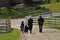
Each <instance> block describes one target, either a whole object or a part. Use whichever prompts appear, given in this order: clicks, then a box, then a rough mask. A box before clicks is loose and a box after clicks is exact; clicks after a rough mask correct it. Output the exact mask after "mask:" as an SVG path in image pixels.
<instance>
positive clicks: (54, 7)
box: [40, 2, 60, 12]
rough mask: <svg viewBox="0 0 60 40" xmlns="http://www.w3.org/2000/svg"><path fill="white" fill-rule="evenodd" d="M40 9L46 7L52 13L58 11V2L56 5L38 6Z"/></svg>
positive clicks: (59, 8)
mask: <svg viewBox="0 0 60 40" xmlns="http://www.w3.org/2000/svg"><path fill="white" fill-rule="evenodd" d="M40 6H41V7H43V6H44V7H46V8H49V9H50V10H51V11H52V12H55V11H60V2H58V3H51V4H44V5H40Z"/></svg>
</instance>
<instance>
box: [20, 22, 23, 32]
mask: <svg viewBox="0 0 60 40" xmlns="http://www.w3.org/2000/svg"><path fill="white" fill-rule="evenodd" d="M20 28H21V31H22V33H23V32H24V21H22V22H21V26H20Z"/></svg>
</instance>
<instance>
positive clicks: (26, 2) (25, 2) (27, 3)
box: [23, 0, 32, 5]
mask: <svg viewBox="0 0 60 40" xmlns="http://www.w3.org/2000/svg"><path fill="white" fill-rule="evenodd" d="M23 2H24V4H25V5H31V4H32V0H23Z"/></svg>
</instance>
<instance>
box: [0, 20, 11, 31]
mask: <svg viewBox="0 0 60 40" xmlns="http://www.w3.org/2000/svg"><path fill="white" fill-rule="evenodd" d="M9 31H11V22H10V20H9V19H1V20H0V32H9Z"/></svg>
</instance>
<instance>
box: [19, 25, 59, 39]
mask: <svg viewBox="0 0 60 40" xmlns="http://www.w3.org/2000/svg"><path fill="white" fill-rule="evenodd" d="M20 40H60V31H59V30H57V29H52V28H47V27H44V28H43V33H39V32H38V26H36V25H34V26H33V31H32V34H30V33H28V34H25V33H23V34H22V33H21V38H20Z"/></svg>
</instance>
